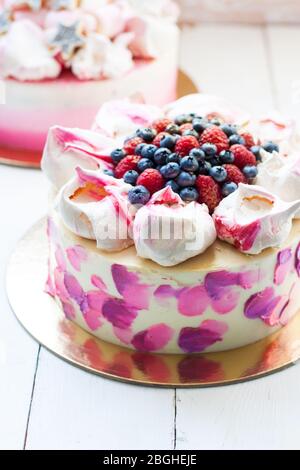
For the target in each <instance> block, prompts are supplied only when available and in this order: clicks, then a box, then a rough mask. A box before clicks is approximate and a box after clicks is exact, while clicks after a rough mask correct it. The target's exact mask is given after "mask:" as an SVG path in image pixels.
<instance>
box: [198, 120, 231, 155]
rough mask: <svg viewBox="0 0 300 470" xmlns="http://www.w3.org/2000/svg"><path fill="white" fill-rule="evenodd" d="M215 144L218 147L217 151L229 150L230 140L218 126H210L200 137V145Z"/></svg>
mask: <svg viewBox="0 0 300 470" xmlns="http://www.w3.org/2000/svg"><path fill="white" fill-rule="evenodd" d="M204 144H214V145H215V146H216V147H217V152H218V153H219V152H222V150H228V148H229V142H228V137H227V135H226V134H225V132H223V131H222V129H220V128H219V127H217V126H212V127H208V128H207V129H205V131H203V133H202V135H201V138H200V145H204Z"/></svg>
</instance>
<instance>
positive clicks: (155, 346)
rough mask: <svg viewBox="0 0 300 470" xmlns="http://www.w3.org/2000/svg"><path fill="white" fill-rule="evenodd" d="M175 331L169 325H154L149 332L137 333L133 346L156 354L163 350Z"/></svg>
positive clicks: (132, 342)
mask: <svg viewBox="0 0 300 470" xmlns="http://www.w3.org/2000/svg"><path fill="white" fill-rule="evenodd" d="M173 334H174V333H173V330H172V328H170V327H169V326H168V325H165V324H164V323H160V324H159V325H153V326H151V327H150V328H148V329H147V330H144V331H140V332H139V333H137V334H136V335H135V336H134V337H133V339H132V341H131V344H132V345H133V346H134V347H135V348H136V349H137V350H138V351H142V352H154V351H159V350H160V349H163V348H164V347H165V346H166V345H167V344H168V342H169V341H170V340H171V338H172V336H173Z"/></svg>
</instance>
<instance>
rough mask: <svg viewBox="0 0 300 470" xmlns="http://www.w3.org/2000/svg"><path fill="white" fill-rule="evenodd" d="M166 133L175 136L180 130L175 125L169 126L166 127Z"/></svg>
mask: <svg viewBox="0 0 300 470" xmlns="http://www.w3.org/2000/svg"><path fill="white" fill-rule="evenodd" d="M165 130H166V132H168V133H169V134H172V135H175V134H180V128H179V126H177V125H176V124H173V123H172V124H169V125H168V126H167V127H166V129H165Z"/></svg>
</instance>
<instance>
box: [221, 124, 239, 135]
mask: <svg viewBox="0 0 300 470" xmlns="http://www.w3.org/2000/svg"><path fill="white" fill-rule="evenodd" d="M220 129H222V131H223V132H224V134H226V135H227V137H230V136H231V135H233V134H236V127H234V126H231V125H230V124H221V126H220Z"/></svg>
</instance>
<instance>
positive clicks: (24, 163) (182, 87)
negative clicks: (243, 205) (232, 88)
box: [0, 70, 198, 168]
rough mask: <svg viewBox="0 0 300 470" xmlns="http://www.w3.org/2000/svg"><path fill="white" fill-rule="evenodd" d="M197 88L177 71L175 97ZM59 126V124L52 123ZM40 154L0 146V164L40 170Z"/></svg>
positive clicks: (185, 75) (193, 91)
mask: <svg viewBox="0 0 300 470" xmlns="http://www.w3.org/2000/svg"><path fill="white" fill-rule="evenodd" d="M197 92H198V88H197V86H196V85H195V83H194V82H193V80H192V79H191V78H190V77H189V76H188V75H187V74H186V73H185V72H183V71H182V70H179V71H178V82H177V97H178V98H181V97H182V96H185V95H189V94H190V93H197ZM53 124H59V123H53ZM41 157H42V154H41V152H38V151H24V150H21V149H16V150H13V149H10V150H8V149H3V148H1V146H0V164H3V165H12V166H18V167H24V168H40V161H41Z"/></svg>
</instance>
